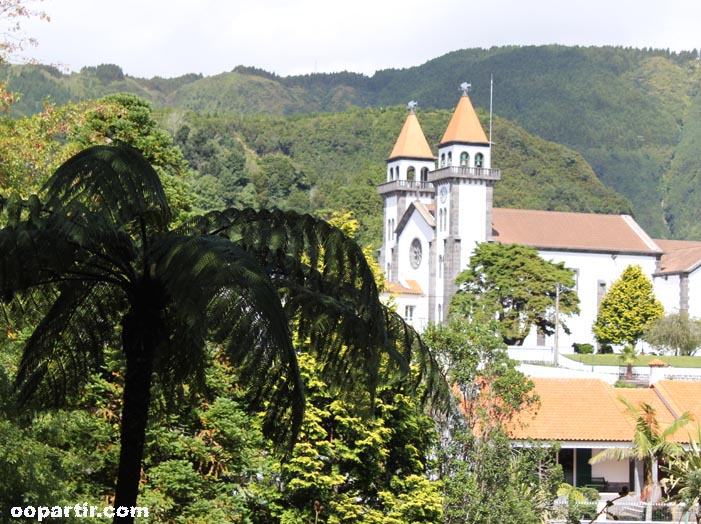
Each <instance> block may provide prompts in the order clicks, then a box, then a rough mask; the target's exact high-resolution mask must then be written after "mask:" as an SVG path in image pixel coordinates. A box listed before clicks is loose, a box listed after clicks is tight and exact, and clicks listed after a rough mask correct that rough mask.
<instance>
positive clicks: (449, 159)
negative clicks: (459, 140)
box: [448, 151, 453, 166]
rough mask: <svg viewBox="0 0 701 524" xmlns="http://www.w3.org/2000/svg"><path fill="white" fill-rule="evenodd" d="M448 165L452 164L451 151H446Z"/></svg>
mask: <svg viewBox="0 0 701 524" xmlns="http://www.w3.org/2000/svg"><path fill="white" fill-rule="evenodd" d="M448 165H449V166H452V165H453V152H452V151H448Z"/></svg>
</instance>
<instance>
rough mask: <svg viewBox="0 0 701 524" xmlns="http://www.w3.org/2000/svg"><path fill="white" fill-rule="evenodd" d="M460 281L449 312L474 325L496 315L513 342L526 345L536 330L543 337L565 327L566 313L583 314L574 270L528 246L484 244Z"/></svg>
mask: <svg viewBox="0 0 701 524" xmlns="http://www.w3.org/2000/svg"><path fill="white" fill-rule="evenodd" d="M455 282H456V284H457V285H458V290H457V292H456V293H455V295H454V296H453V299H452V301H451V303H450V314H451V315H453V316H455V317H457V318H460V319H463V320H467V321H469V322H472V323H478V322H485V323H488V322H489V321H490V320H491V319H497V321H498V327H497V329H498V332H499V335H500V336H501V338H502V340H503V341H504V343H506V344H509V345H521V344H522V343H523V340H524V339H525V338H526V337H527V336H528V334H529V333H530V332H531V329H532V328H536V329H537V330H538V332H539V333H542V334H543V335H552V334H553V333H554V332H555V329H556V328H557V329H560V328H562V329H565V330H566V329H567V326H566V324H565V322H564V321H565V319H566V317H568V316H570V315H573V314H575V313H578V312H579V298H578V297H577V293H576V291H574V272H573V271H572V270H570V269H567V268H566V267H565V266H564V264H562V263H554V262H550V261H548V260H544V259H543V258H541V257H540V255H539V254H538V251H537V250H535V249H534V248H531V247H527V246H521V245H518V244H498V243H483V244H480V245H479V246H477V247H476V248H475V251H474V253H473V254H472V256H471V257H470V262H469V266H468V268H467V269H466V270H464V271H463V272H462V273H460V274H459V275H458V277H457V278H456V280H455ZM556 315H558V316H559V317H558V318H556Z"/></svg>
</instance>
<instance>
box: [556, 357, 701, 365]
mask: <svg viewBox="0 0 701 524" xmlns="http://www.w3.org/2000/svg"><path fill="white" fill-rule="evenodd" d="M563 356H565V357H566V358H569V359H572V360H576V361H577V362H581V363H583V364H592V365H594V366H621V365H622V363H621V360H620V358H618V355H613V354H607V355H563ZM653 359H659V360H661V361H662V362H664V363H665V364H667V365H669V366H673V367H678V368H701V357H671V356H666V355H640V356H638V358H637V359H635V364H633V365H634V366H647V365H648V363H649V362H650V361H651V360H653Z"/></svg>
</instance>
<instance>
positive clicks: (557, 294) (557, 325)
mask: <svg viewBox="0 0 701 524" xmlns="http://www.w3.org/2000/svg"><path fill="white" fill-rule="evenodd" d="M559 335H560V283H559V282H558V283H557V284H555V341H554V342H555V347H554V351H553V363H554V364H555V367H559V363H558V353H559V350H560V349H559V346H558V342H559V341H558V338H559Z"/></svg>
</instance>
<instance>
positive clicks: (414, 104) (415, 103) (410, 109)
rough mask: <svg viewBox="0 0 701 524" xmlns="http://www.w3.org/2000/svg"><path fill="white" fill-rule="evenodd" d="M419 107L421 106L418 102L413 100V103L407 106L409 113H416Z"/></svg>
mask: <svg viewBox="0 0 701 524" xmlns="http://www.w3.org/2000/svg"><path fill="white" fill-rule="evenodd" d="M418 105H419V104H418V103H417V102H416V100H412V101H411V102H409V103H408V104H407V105H406V106H407V108H409V111H410V112H411V113H413V112H414V111H416V107H417V106H418Z"/></svg>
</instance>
